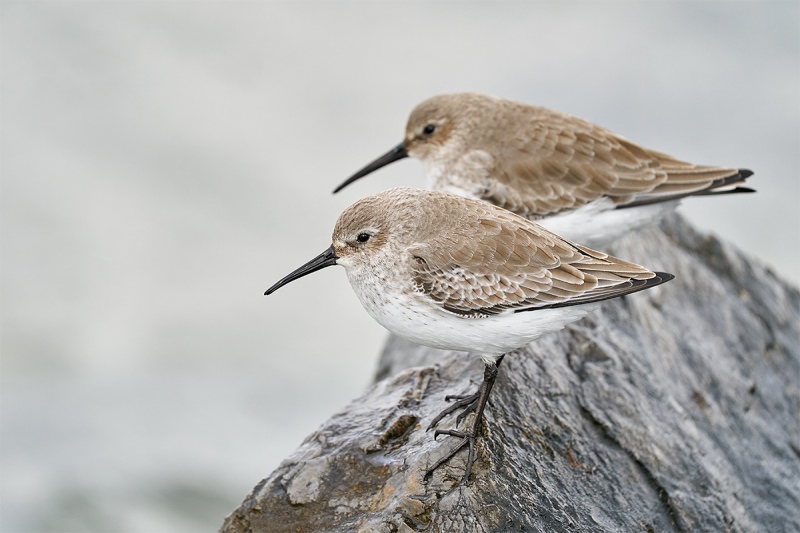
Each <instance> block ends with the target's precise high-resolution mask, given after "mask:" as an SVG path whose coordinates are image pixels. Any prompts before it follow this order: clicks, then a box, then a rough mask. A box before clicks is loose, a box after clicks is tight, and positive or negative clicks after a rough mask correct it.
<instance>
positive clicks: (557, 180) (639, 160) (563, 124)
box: [483, 106, 752, 217]
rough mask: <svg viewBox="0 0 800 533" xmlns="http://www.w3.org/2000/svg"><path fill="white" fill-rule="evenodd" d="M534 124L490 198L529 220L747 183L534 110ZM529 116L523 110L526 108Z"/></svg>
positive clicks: (504, 162)
mask: <svg viewBox="0 0 800 533" xmlns="http://www.w3.org/2000/svg"><path fill="white" fill-rule="evenodd" d="M526 110H527V112H528V113H529V114H530V115H531V116H530V117H528V120H529V122H528V123H527V124H523V126H524V129H523V130H522V131H524V132H525V134H524V135H523V134H520V135H519V136H517V138H516V139H515V141H516V142H513V143H508V144H506V145H505V148H504V150H503V152H502V153H501V154H498V157H496V158H495V161H494V168H493V169H492V172H491V174H492V176H493V177H494V180H491V179H490V180H489V183H488V185H487V187H486V190H485V194H484V196H483V199H484V200H488V201H490V202H492V203H494V204H496V205H499V206H501V207H504V208H506V209H509V210H511V211H514V212H515V213H520V214H523V215H525V216H529V217H530V216H547V215H553V214H556V213H559V212H561V211H568V210H571V209H575V208H577V207H580V206H582V205H585V204H587V203H589V202H591V201H593V200H597V199H598V198H601V197H604V196H605V197H608V198H610V199H611V200H612V201H613V202H614V203H615V204H616V205H617V206H618V207H622V206H626V205H640V204H644V203H653V202H659V201H666V200H671V199H676V198H681V197H683V196H687V195H691V194H698V193H703V192H704V191H709V190H711V189H714V188H717V187H722V186H725V185H728V184H730V183H734V182H737V181H741V180H744V179H745V178H746V177H748V176H749V175H751V174H752V172H750V171H747V170H740V169H735V168H723V167H712V166H699V165H693V164H691V163H686V162H684V161H680V160H678V159H675V158H673V157H671V156H668V155H666V154H662V153H659V152H655V151H652V150H647V149H644V148H642V147H640V146H637V145H636V144H634V143H632V142H630V141H628V140H626V139H624V138H622V137H619V136H618V135H616V134H614V133H613V132H610V131H608V130H606V129H605V128H602V127H600V126H596V125H594V124H591V123H589V122H586V121H584V120H582V119H579V118H577V117H573V116H570V115H564V114H561V113H558V112H555V111H550V110H548V109H544V108H538V107H532V106H526ZM521 111H522V110H521Z"/></svg>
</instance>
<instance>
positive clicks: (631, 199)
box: [334, 93, 753, 245]
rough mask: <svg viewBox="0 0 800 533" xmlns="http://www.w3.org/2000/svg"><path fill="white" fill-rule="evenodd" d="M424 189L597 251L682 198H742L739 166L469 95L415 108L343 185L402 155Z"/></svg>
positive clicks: (743, 173)
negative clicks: (704, 161) (692, 159)
mask: <svg viewBox="0 0 800 533" xmlns="http://www.w3.org/2000/svg"><path fill="white" fill-rule="evenodd" d="M409 156H411V157H415V158H417V159H419V160H420V161H422V163H423V166H424V167H425V173H426V175H427V178H428V187H429V188H431V189H434V190H440V191H446V192H451V193H454V194H458V195H461V196H467V197H470V198H477V199H480V200H485V201H487V202H490V203H492V204H495V205H497V206H500V207H503V208H505V209H508V210H509V211H512V212H514V213H517V214H518V215H522V216H524V217H526V218H528V219H530V220H535V221H537V222H538V223H540V224H541V225H543V226H545V227H546V228H548V229H550V230H551V231H554V232H555V233H557V234H559V235H561V236H563V237H565V238H568V239H570V240H574V241H576V242H580V243H582V244H591V245H601V244H607V243H608V242H611V241H612V240H614V239H615V238H616V237H618V236H620V235H622V234H624V233H625V232H627V231H629V230H631V229H634V228H636V227H639V226H641V225H644V224H646V223H648V222H650V221H652V220H655V219H657V218H659V217H660V216H662V215H663V214H665V213H667V212H669V211H671V210H672V209H674V208H675V206H676V205H677V203H678V200H679V199H681V198H683V197H685V196H691V195H712V194H713V195H716V194H722V193H730V192H752V191H753V189H750V188H748V187H746V186H745V183H744V180H745V178H747V177H749V176H751V175H752V174H753V173H752V171H750V170H747V169H743V168H741V169H740V168H728V167H717V166H704V165H694V164H692V163H687V162H685V161H681V160H679V159H675V158H674V157H672V156H669V155H666V154H662V153H660V152H656V151H653V150H649V149H647V148H643V147H641V146H638V145H636V144H634V143H632V142H630V141H628V140H627V139H625V138H623V137H621V136H620V135H617V134H616V133H613V132H611V131H609V130H607V129H605V128H603V127H601V126H597V125H595V124H592V123H590V122H587V121H585V120H582V119H580V118H578V117H574V116H572V115H568V114H565V113H560V112H558V111H553V110H550V109H546V108H544V107H538V106H533V105H527V104H523V103H519V102H513V101H510V100H504V99H500V98H494V97H491V96H487V95H483V94H476V93H457V94H445V95H440V96H434V97H433V98H430V99H428V100H426V101H424V102H422V103H421V104H419V105H418V106H417V107H416V108H415V109H414V110H413V111H412V112H411V116H410V117H409V119H408V123H407V125H406V132H405V138H404V140H403V142H401V143H400V144H398V145H397V146H395V147H394V148H392V149H391V150H390V151H389V152H387V153H386V154H384V155H383V156H381V157H379V158H378V159H376V160H375V161H373V162H372V163H370V164H368V165H367V166H365V167H364V168H362V169H361V170H359V171H358V172H356V173H355V174H353V175H352V176H351V177H350V178H348V179H347V180H346V181H345V182H344V183H342V184H341V185H339V186H338V187H337V188H336V189H335V190H334V193H336V192H338V191H340V190H342V189H343V188H344V187H346V186H347V185H349V184H350V183H352V182H354V181H356V180H358V179H359V178H361V177H363V176H366V175H367V174H369V173H371V172H373V171H375V170H377V169H379V168H381V167H383V166H385V165H388V164H389V163H392V162H393V161H397V160H399V159H403V158H405V157H409Z"/></svg>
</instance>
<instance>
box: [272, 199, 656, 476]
mask: <svg viewBox="0 0 800 533" xmlns="http://www.w3.org/2000/svg"><path fill="white" fill-rule="evenodd" d="M331 265H342V266H343V267H344V268H345V271H346V272H347V277H348V278H349V280H350V284H351V285H352V286H353V290H354V291H355V293H356V295H357V296H358V298H359V300H360V301H361V304H362V305H363V306H364V308H365V309H366V310H367V312H368V313H369V314H370V315H371V316H372V317H373V318H374V319H375V320H377V321H378V322H379V323H380V324H381V325H383V326H384V327H385V328H386V329H388V330H389V331H391V332H393V333H395V334H397V335H400V336H402V337H405V338H407V339H410V340H412V341H415V342H417V343H420V344H424V345H427V346H433V347H435V348H442V349H450V350H462V351H467V352H473V353H475V354H478V355H480V357H482V358H483V361H484V363H485V371H484V381H483V383H482V384H481V386H480V387H479V388H478V391H477V392H476V393H475V394H472V395H468V396H461V397H449V398H450V399H453V398H455V399H456V400H457V401H456V402H455V403H453V404H452V405H451V406H450V407H448V408H447V409H445V410H444V411H443V412H442V413H441V414H439V415H438V416H437V417H435V418H434V420H433V421H432V422H431V424H430V426H429V428H428V429H430V428H432V427H434V426H436V424H437V423H438V422H439V421H440V420H441V419H442V418H443V417H444V416H446V415H449V414H451V413H453V412H454V411H455V410H457V409H464V411H463V412H462V413H460V414H459V417H458V418H457V419H456V427H457V426H458V425H459V424H460V423H461V421H462V420H463V418H464V417H465V416H466V415H467V414H469V413H475V416H474V418H473V420H472V422H471V423H470V424H469V426H468V427H467V428H466V429H465V430H464V431H460V430H437V431H436V433H435V434H434V437H436V436H438V435H441V434H444V435H452V436H455V437H458V438H460V439H461V441H460V443H459V444H458V445H457V446H456V447H455V448H454V449H453V450H452V452H451V453H449V454H447V455H445V457H443V458H442V459H441V460H440V461H439V462H437V463H436V464H434V465H433V466H432V467H431V468H430V469H429V471H428V473H427V474H426V477H427V475H428V474H430V473H431V472H432V471H433V470H435V469H436V468H438V467H439V466H440V465H441V464H443V463H444V462H445V461H447V460H449V459H450V457H452V456H453V455H455V454H456V453H457V452H458V451H459V450H460V449H462V448H463V447H465V446H468V447H469V455H468V458H467V466H466V471H465V473H464V477H463V479H462V482H463V483H466V482H467V480H468V479H469V475H470V471H471V469H472V464H473V462H474V460H475V440H476V438H477V436H478V434H479V431H480V427H481V421H482V417H483V410H484V408H485V407H486V402H487V401H488V398H489V393H490V392H491V390H492V385H493V384H494V380H495V377H496V376H497V369H498V366H499V364H500V361H502V359H503V357H504V355H505V354H507V353H508V352H511V351H513V350H515V349H517V348H520V347H522V346H525V345H527V344H528V343H529V342H531V341H532V340H534V339H536V338H537V337H539V336H540V335H542V334H544V333H547V332H550V331H556V330H559V329H561V328H562V327H564V325H566V324H567V323H569V322H572V321H575V320H578V319H580V318H581V317H583V316H584V315H586V313H588V312H589V311H591V310H592V309H594V308H595V307H597V306H598V305H599V304H598V302H601V301H602V300H607V299H609V298H615V297H617V296H622V295H624V294H630V293H632V292H636V291H640V290H642V289H647V288H650V287H654V286H656V285H659V284H661V283H664V282H666V281H668V280H670V279H672V275H670V274H664V273H659V272H651V271H650V270H648V269H646V268H644V267H641V266H639V265H635V264H633V263H629V262H627V261H623V260H622V259H617V258H615V257H611V256H609V255H607V254H604V253H602V252H596V251H594V250H590V249H588V248H585V247H583V246H579V245H577V244H574V243H572V242H569V241H565V240H564V239H561V238H560V237H558V236H557V235H555V234H553V233H551V232H550V231H548V230H546V229H544V228H542V227H541V226H539V225H537V224H535V223H533V222H531V221H529V220H527V219H525V218H523V217H520V216H518V215H515V214H513V213H511V212H509V211H506V210H504V209H501V208H499V207H496V206H493V205H491V204H488V203H486V202H482V201H479V200H474V199H471V198H464V197H462V196H457V195H453V194H449V193H444V192H437V191H425V190H419V189H411V188H396V189H390V190H388V191H385V192H382V193H380V194H376V195H374V196H370V197H367V198H364V199H362V200H360V201H358V202H356V203H355V204H353V205H352V206H350V207H349V208H347V209H346V210H345V211H344V212H343V213H342V215H341V216H340V217H339V220H338V221H337V222H336V227H335V228H334V230H333V244H332V245H331V247H330V248H328V249H327V250H325V251H324V252H322V253H321V254H320V255H318V256H317V257H315V258H314V259H312V260H311V261H309V262H308V263H306V264H305V265H303V266H301V267H300V268H298V269H297V270H295V271H294V272H292V273H291V274H289V275H288V276H286V277H284V278H283V279H281V280H280V281H278V282H277V283H276V284H275V285H273V286H272V287H270V288H269V289H268V290H267V291H266V293H265V294H271V293H273V292H274V291H276V290H277V289H279V288H280V287H282V286H283V285H286V284H287V283H289V282H290V281H293V280H296V279H298V278H300V277H302V276H305V275H306V274H310V273H311V272H315V271H317V270H319V269H322V268H325V267H328V266H331Z"/></svg>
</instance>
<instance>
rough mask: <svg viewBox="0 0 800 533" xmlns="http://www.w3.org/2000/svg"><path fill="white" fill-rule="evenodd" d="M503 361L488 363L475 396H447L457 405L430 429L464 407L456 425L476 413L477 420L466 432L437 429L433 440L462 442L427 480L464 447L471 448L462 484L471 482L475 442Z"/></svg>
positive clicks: (434, 467) (426, 475) (437, 463)
mask: <svg viewBox="0 0 800 533" xmlns="http://www.w3.org/2000/svg"><path fill="white" fill-rule="evenodd" d="M502 360H503V356H501V357H500V358H498V359H497V361H495V362H491V363H486V367H485V368H484V370H483V383H481V386H480V387H479V388H478V391H477V392H476V393H475V394H469V395H466V396H447V397H446V398H445V400H450V399H454V398H455V399H456V400H457V401H456V403H454V404H453V405H451V406H450V407H448V408H447V409H445V410H444V411H442V412H441V413H440V414H439V415H438V416H437V417H436V418H434V419H433V422H431V424H430V426H428V429H430V428H432V427H434V426H435V425H436V424H437V423H438V422H439V421H440V420H441V419H442V418H444V417H445V416H447V415H449V414H450V413H452V412H453V411H455V410H456V409H458V408H460V407H463V408H464V411H463V412H462V413H461V414H459V415H458V418H457V419H456V425H458V424H459V423H460V422H461V420H463V419H464V418H465V417H466V416H467V415H468V414H469V413H473V412H474V413H475V418H474V419H473V421H472V424H470V426H469V427H468V428H467V429H466V431H458V430H453V429H444V430H442V429H437V430H436V431H435V432H434V434H433V438H434V439H436V437H438V436H439V435H450V436H451V437H459V438H460V439H461V442H459V443H458V444H457V445H456V447H455V448H453V450H452V451H451V452H450V453H448V454H447V455H445V456H444V457H442V458H441V459H439V460H438V461H436V463H435V464H434V465H433V466H432V467H430V468H429V469H428V471H427V472H425V479H427V478H428V477H429V476H430V475H431V474H432V473H433V471H434V470H436V469H437V468H439V467H440V466H442V465H443V464H444V463H446V462H447V461H449V460H450V459H451V458H452V457H453V456H454V455H455V454H457V453H458V452H459V451H460V450H461V449H462V448H463V447H465V446H469V456H468V457H467V464H466V468H465V471H464V477H463V478H462V480H461V484H462V485H464V484H466V483H467V481H468V480H469V475H470V473H471V472H472V464H473V463H474V462H475V441H476V439H477V438H478V434H479V433H480V431H481V424H482V422H483V411H484V409H486V403H487V402H488V401H489V394H490V393H491V392H492V386H494V381H495V379H497V369H498V367H499V366H500V362H501V361H502Z"/></svg>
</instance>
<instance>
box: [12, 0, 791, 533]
mask: <svg viewBox="0 0 800 533" xmlns="http://www.w3.org/2000/svg"><path fill="white" fill-rule="evenodd" d="M799 6H800V4H797V3H791V2H785V3H779V2H735V3H729V2H713V3H711V2H667V3H665V2H647V3H632V2H628V3H625V2H615V3H604V2H596V3H569V2H559V3H555V2H553V3H503V2H491V3H459V4H455V3H407V2H394V3H388V2H382V3H349V2H335V3H313V2H303V3H278V2H268V3H243V2H242V3H228V2H202V3H190V2H73V1H64V2H11V1H5V2H3V3H2V4H0V14H2V19H1V20H2V37H1V38H2V87H0V89H1V97H2V109H0V111H1V112H2V146H1V147H2V162H1V164H2V200H1V201H2V270H1V271H0V275H1V276H2V278H1V281H2V339H1V340H2V374H0V380H2V381H1V383H0V384H1V385H2V404H1V406H2V418H0V422H1V423H2V427H1V428H0V429H1V430H2V433H0V439H2V440H1V442H0V461H1V464H0V467H1V468H2V481H1V482H0V483H2V485H0V490H1V492H0V496H1V497H2V506H1V507H0V529H2V530H3V531H198V530H214V529H216V528H217V527H218V526H219V525H220V523H221V522H222V519H223V516H224V515H225V514H227V513H228V512H229V511H231V510H232V509H233V508H234V507H235V506H236V505H237V504H238V503H239V502H240V501H241V500H242V499H243V497H244V496H245V495H246V493H247V492H249V490H250V489H251V488H252V486H253V485H255V484H256V483H257V482H258V481H259V480H260V479H261V477H263V476H264V475H265V474H267V473H268V472H269V471H271V470H272V469H273V468H275V467H276V466H277V465H278V463H279V462H280V460H281V459H282V458H283V457H285V456H286V455H287V454H288V453H290V452H291V451H292V450H293V449H294V448H295V447H296V446H297V445H298V444H299V443H300V442H301V440H302V439H303V437H304V436H305V435H306V434H308V433H310V432H311V431H312V430H314V429H315V428H316V427H317V426H318V425H319V424H320V423H321V422H322V421H324V420H325V419H326V418H327V417H328V416H330V415H331V414H332V413H333V412H334V411H336V410H338V409H340V408H341V407H343V406H344V405H345V404H346V403H347V402H348V400H349V399H351V398H354V397H356V396H357V395H358V394H359V393H360V392H361V391H362V390H363V389H364V388H365V387H366V386H367V384H368V383H369V380H370V377H371V374H372V371H373V369H374V366H375V362H376V356H377V354H378V352H379V350H380V347H381V344H382V342H383V339H384V338H385V332H384V331H383V330H382V329H381V328H380V326H378V325H377V324H375V323H373V322H372V320H371V319H370V318H369V317H368V316H367V315H366V313H365V312H364V311H363V310H362V309H361V307H360V306H359V304H358V303H357V301H356V299H355V297H354V295H353V294H352V293H351V291H350V288H349V286H348V284H347V281H346V279H345V276H344V272H342V271H341V270H339V269H327V270H325V271H323V272H320V273H318V274H315V275H314V276H310V277H308V278H304V279H303V280H301V281H298V282H295V283H293V284H292V285H290V286H288V287H286V288H284V289H282V290H280V291H279V292H277V293H276V294H275V295H273V296H270V297H269V298H265V297H264V296H262V293H263V291H264V290H265V289H266V288H267V287H268V286H269V285H271V284H272V283H273V282H274V281H276V280H277V279H278V278H280V277H281V276H283V275H284V274H286V273H288V272H289V271H290V270H292V269H294V268H295V267H297V266H299V265H300V264H301V263H303V262H305V261H306V260H308V259H310V258H311V257H313V256H315V255H316V254H318V253H319V252H320V251H322V250H323V249H325V248H326V247H327V246H328V245H329V242H330V241H329V237H330V231H331V229H332V227H333V223H334V221H335V219H336V217H337V216H338V214H339V213H340V212H341V211H342V209H344V207H346V206H347V205H349V204H351V203H352V202H353V201H355V200H356V199H358V198H360V197H363V196H365V195H367V194H371V193H374V192H377V191H379V190H382V189H385V188H387V187H389V186H394V185H418V186H422V185H423V183H424V181H423V179H422V170H421V167H420V165H419V163H418V162H416V161H413V160H407V161H402V162H399V163H396V164H394V165H392V166H390V167H388V168H386V169H384V170H381V171H380V172H378V173H376V174H374V175H373V176H370V177H369V178H367V179H364V180H362V181H360V182H358V183H357V184H355V185H353V186H351V187H349V188H348V189H346V190H345V191H344V192H343V193H341V194H339V195H336V196H331V194H330V191H331V190H332V189H333V187H335V186H336V185H337V184H339V183H340V182H341V181H342V180H343V179H344V178H345V177H347V176H348V175H349V174H350V173H352V172H353V171H355V170H357V169H358V168H360V167H361V166H362V165H363V164H364V163H366V162H368V161H370V160H372V159H373V158H374V157H376V156H377V155H379V154H382V153H383V152H384V151H386V150H387V149H388V148H390V147H392V146H394V145H395V144H396V143H397V142H399V141H400V139H401V135H402V132H403V128H404V125H405V119H406V117H407V114H408V112H409V111H410V110H411V108H412V107H413V106H414V105H415V104H416V103H418V102H419V101H421V100H423V99H424V98H427V97H428V96H431V95H433V94H437V93H442V92H452V91H463V90H473V91H481V92H486V93H490V94H494V95H498V96H504V97H508V98H514V99H517V100H522V101H526V102H530V103H536V104H540V105H546V106H549V107H552V108H556V109H559V110H562V111H567V112H570V113H573V114H575V115H578V116H581V117H584V118H587V119H589V120H592V121H594V122H597V123H600V124H602V125H604V126H606V127H609V128H611V129H613V130H615V131H617V132H619V133H621V134H623V135H625V136H626V137H628V138H630V139H632V140H634V141H636V142H639V143H641V144H643V145H645V146H648V147H652V148H656V149H658V150H660V151H663V152H667V153H670V154H672V155H675V156H677V157H680V158H684V159H687V160H690V161H694V162H698V163H708V164H721V165H731V166H733V165H737V166H743V167H749V168H752V169H754V170H755V171H756V175H755V177H754V179H752V180H751V181H752V184H753V186H754V187H756V188H757V189H758V191H759V192H758V194H755V195H742V196H736V197H728V198H716V199H693V200H689V201H686V202H685V204H684V206H683V207H682V210H683V212H684V213H685V214H687V215H688V216H689V217H690V218H691V219H692V220H693V221H694V222H695V223H696V224H698V225H699V226H701V227H702V228H706V229H709V230H711V231H714V232H716V233H718V234H720V235H722V236H724V237H726V238H728V239H731V240H733V241H734V242H735V243H737V244H738V245H739V246H740V247H741V248H743V249H744V250H746V251H747V252H749V253H750V254H752V255H756V256H759V257H760V259H761V260H762V261H764V262H766V263H768V264H770V265H772V266H773V267H774V268H775V270H776V271H778V272H779V273H780V274H782V275H783V276H784V277H787V278H788V279H791V280H793V281H794V282H795V283H797V282H798V281H800V272H798V267H797V265H798V264H800V209H798V207H800V102H799V101H798V97H797V95H798V94H799V92H798V91H800V27H799V26H798V20H800V7H799Z"/></svg>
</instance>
